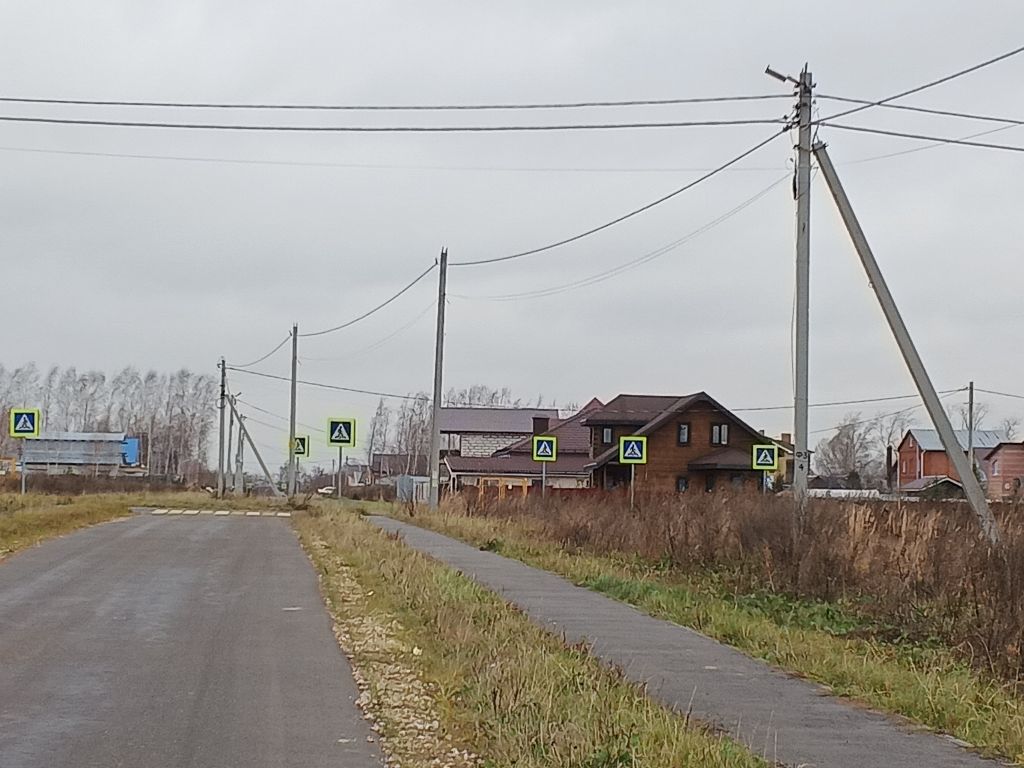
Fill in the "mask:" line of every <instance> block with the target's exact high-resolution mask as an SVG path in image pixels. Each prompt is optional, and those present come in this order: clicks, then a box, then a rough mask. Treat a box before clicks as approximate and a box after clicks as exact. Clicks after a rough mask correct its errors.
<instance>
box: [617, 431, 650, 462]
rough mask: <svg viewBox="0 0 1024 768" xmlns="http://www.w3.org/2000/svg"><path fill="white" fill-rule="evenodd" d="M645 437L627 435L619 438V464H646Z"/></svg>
mask: <svg viewBox="0 0 1024 768" xmlns="http://www.w3.org/2000/svg"><path fill="white" fill-rule="evenodd" d="M646 463H647V438H646V437H643V436H639V435H629V436H623V437H620V438H619V464H646Z"/></svg>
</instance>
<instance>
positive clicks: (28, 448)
mask: <svg viewBox="0 0 1024 768" xmlns="http://www.w3.org/2000/svg"><path fill="white" fill-rule="evenodd" d="M138 453H139V448H138V440H137V439H136V438H126V437H125V435H124V433H123V432H44V433H43V434H41V435H40V436H39V437H38V438H30V439H28V440H25V444H24V458H23V461H24V465H25V469H26V471H27V472H29V473H33V472H35V473H47V474H51V475H64V474H74V475H123V474H144V473H145V470H144V469H142V468H139V467H138V466H137V465H138Z"/></svg>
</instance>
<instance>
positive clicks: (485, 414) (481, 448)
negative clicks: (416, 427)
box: [440, 408, 558, 458]
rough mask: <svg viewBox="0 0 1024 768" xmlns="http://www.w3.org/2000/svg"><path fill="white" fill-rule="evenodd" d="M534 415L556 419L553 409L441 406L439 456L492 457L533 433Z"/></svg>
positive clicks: (555, 412)
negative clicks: (496, 452)
mask: <svg viewBox="0 0 1024 768" xmlns="http://www.w3.org/2000/svg"><path fill="white" fill-rule="evenodd" d="M534 418H544V419H548V420H549V421H556V420H557V419H558V410H557V409H555V408H442V409H441V425H440V431H441V456H442V457H443V456H445V455H457V456H475V457H478V458H483V457H487V456H492V455H493V454H494V453H495V451H500V450H501V449H502V448H508V447H509V446H510V445H512V444H513V443H516V442H518V441H520V440H522V439H523V438H524V437H527V436H528V435H532V434H533V420H534Z"/></svg>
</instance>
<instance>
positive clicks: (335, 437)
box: [327, 418, 356, 448]
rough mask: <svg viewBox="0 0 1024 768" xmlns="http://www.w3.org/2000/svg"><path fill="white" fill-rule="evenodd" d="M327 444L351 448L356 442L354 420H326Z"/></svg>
mask: <svg viewBox="0 0 1024 768" xmlns="http://www.w3.org/2000/svg"><path fill="white" fill-rule="evenodd" d="M327 444H328V445H333V446H334V447H335V448H353V447H355V444H356V420H355V419H345V418H336V419H328V420H327Z"/></svg>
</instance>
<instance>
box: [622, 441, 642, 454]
mask: <svg viewBox="0 0 1024 768" xmlns="http://www.w3.org/2000/svg"><path fill="white" fill-rule="evenodd" d="M622 455H623V457H625V458H627V459H642V458H643V457H644V453H643V450H642V449H641V448H640V443H639V442H638V441H636V440H627V441H626V450H624V451H623V452H622Z"/></svg>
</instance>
